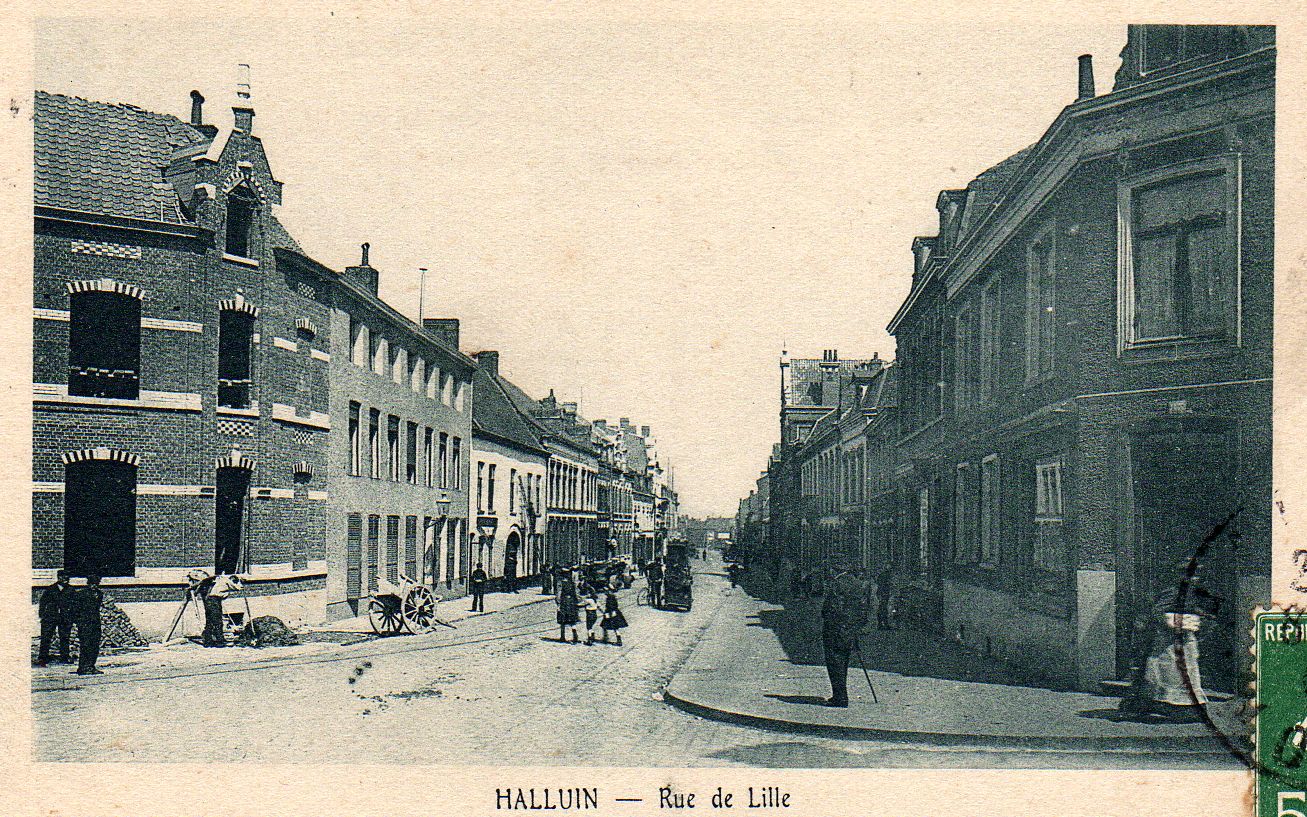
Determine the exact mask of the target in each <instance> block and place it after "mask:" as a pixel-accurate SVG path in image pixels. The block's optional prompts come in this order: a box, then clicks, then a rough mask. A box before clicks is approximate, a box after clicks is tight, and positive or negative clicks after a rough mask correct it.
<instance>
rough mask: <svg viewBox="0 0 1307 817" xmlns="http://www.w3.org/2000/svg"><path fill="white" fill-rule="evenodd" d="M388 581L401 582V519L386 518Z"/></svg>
mask: <svg viewBox="0 0 1307 817" xmlns="http://www.w3.org/2000/svg"><path fill="white" fill-rule="evenodd" d="M386 579H387V580H388V581H390V582H392V583H393V582H398V581H399V517H398V516H387V517H386Z"/></svg>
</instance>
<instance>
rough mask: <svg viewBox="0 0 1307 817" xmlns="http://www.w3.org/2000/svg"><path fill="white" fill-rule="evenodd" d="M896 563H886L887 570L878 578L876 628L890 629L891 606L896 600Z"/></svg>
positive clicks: (891, 561)
mask: <svg viewBox="0 0 1307 817" xmlns="http://www.w3.org/2000/svg"><path fill="white" fill-rule="evenodd" d="M894 568H895V565H894V561H893V560H892V559H891V560H890V561H888V562H886V563H885V569H884V570H882V571H881V572H880V575H878V576H877V577H876V627H877V628H879V629H881V630H888V629H890V626H891V625H890V605H891V604H892V602H893V600H894Z"/></svg>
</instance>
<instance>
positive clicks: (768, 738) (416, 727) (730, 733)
mask: <svg viewBox="0 0 1307 817" xmlns="http://www.w3.org/2000/svg"><path fill="white" fill-rule="evenodd" d="M727 592H740V591H729V590H728V589H727V587H726V582H725V581H724V579H723V578H722V577H721V576H720V575H718V574H716V573H715V572H712V571H711V570H709V571H706V572H704V573H702V574H700V575H699V576H698V577H697V579H696V589H695V593H696V596H695V607H694V609H693V610H692V611H691V612H689V613H686V614H681V613H672V612H662V611H656V610H651V609H649V608H647V607H637V606H636V605H635V603H634V597H628V598H627V599H626V601H625V603H624V608H625V611H626V613H627V617H628V618H629V619H630V622H631V627H630V629H628V630H627V631H626V632H627V638H626V642H627V643H626V645H625V646H623V647H616V646H605V645H602V644H596V645H595V646H592V647H586V646H573V645H570V644H560V643H558V642H557V641H556V640H554V639H556V638H557V628H556V627H555V626H554V625H553V614H554V607H553V605H552V604H547V603H546V604H534V605H530V606H526V607H521V608H517V609H514V610H509V611H506V612H503V613H499V614H495V615H490V616H484V617H481V618H476V619H470V620H467V621H464V622H462V623H461V624H460V625H459V627H458V629H457V631H451V630H443V631H442V632H440V633H438V634H436V635H435V636H424V637H422V638H420V639H419V638H414V639H411V642H412V643H413V644H414V649H405V650H403V651H398V652H397V651H394V649H393V648H394V646H395V643H396V642H394V641H391V640H387V641H385V642H374V644H373V645H360V647H359V648H358V649H355V648H349V649H348V650H346V651H345V652H344V653H343V654H342V655H340V656H337V657H335V658H332V659H331V660H322V659H321V658H315V659H311V660H305V661H304V662H302V663H297V664H293V665H288V666H278V667H273V668H257V669H256V668H238V669H235V670H233V671H231V672H222V673H216V674H210V675H199V676H186V677H180V678H168V679H162V680H154V681H125V682H123V683H106V684H100V685H96V686H89V687H86V688H82V689H75V690H58V691H51V692H37V693H34V694H33V709H34V715H35V727H34V739H35V747H36V749H35V751H36V756H37V759H38V760H47V761H60V760H64V761H151V762H167V761H201V760H206V761H213V760H222V761H232V762H239V761H265V762H323V763H330V762H372V763H404V762H415V763H434V764H497V765H498V764H503V765H519V764H520V765H604V766H715V765H737V764H743V765H751V766H769V767H778V768H783V767H849V766H898V767H1032V766H1034V767H1045V768H1057V767H1100V768H1101V767H1103V766H1105V765H1110V766H1121V767H1127V768H1144V767H1148V766H1154V765H1157V766H1163V767H1168V768H1183V767H1186V766H1197V767H1201V766H1202V765H1203V764H1202V762H1201V761H1195V762H1189V761H1185V760H1179V761H1177V760H1176V759H1175V758H1169V759H1168V758H1158V757H1155V756H1150V755H1147V754H1142V755H1141V754H1103V753H1095V754H1078V753H1072V752H1039V753H1034V752H1029V751H1013V750H1000V749H996V750H992V751H991V750H976V749H959V748H942V747H930V746H920V745H908V744H901V743H890V742H876V741H860V740H841V739H836V738H824V737H811V736H801V735H791V734H784V733H777V732H769V731H765V730H759V729H754V728H751V727H746V726H739V725H734V724H727V723H720V722H717V721H712V720H705V719H701V718H698V717H695V716H692V715H689V714H686V713H684V712H681V711H679V710H676V709H673V708H671V707H669V706H668V705H666V704H664V703H662V702H661V700H660V696H659V692H660V690H661V688H662V687H663V685H664V684H666V683H667V681H668V680H669V679H670V678H671V676H672V674H673V673H674V672H675V670H676V668H677V667H678V666H679V665H680V664H681V662H682V661H684V659H685V658H686V656H687V655H688V653H689V650H690V649H691V648H692V647H693V645H694V643H695V641H696V639H697V638H698V636H699V634H700V633H701V632H702V630H703V628H704V627H705V626H707V624H708V622H709V620H710V618H711V616H712V615H713V613H714V612H715V611H716V610H717V608H718V606H719V603H720V601H721V599H722V594H723V593H727ZM380 646H384V647H385V649H384V650H380V649H379V647H380ZM823 692H824V690H814V693H816V694H821V693H823ZM200 735H203V736H204V746H203V748H201V745H200V743H199V741H198V740H197V737H198V736H200Z"/></svg>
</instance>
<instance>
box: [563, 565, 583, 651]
mask: <svg viewBox="0 0 1307 817" xmlns="http://www.w3.org/2000/svg"><path fill="white" fill-rule="evenodd" d="M578 603H579V602H578V599H577V597H576V584H575V583H574V582H573V581H572V577H571V576H564V577H563V578H562V579H561V583H560V584H559V587H558V640H559V641H561V642H566V641H567V628H569V627H570V628H572V643H573V644H576V643H577V642H578V641H579V640H580V639H578V638H577V636H576V623H577V622H578V621H580V620H581V617H580V615H579V612H580V611H579V610H578Z"/></svg>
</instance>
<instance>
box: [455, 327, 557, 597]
mask: <svg viewBox="0 0 1307 817" xmlns="http://www.w3.org/2000/svg"><path fill="white" fill-rule="evenodd" d="M474 357H475V358H476V361H477V364H478V365H479V366H480V368H479V369H478V371H477V374H476V380H475V383H476V392H475V393H476V402H475V403H474V405H473V407H472V419H473V423H474V425H473V429H472V450H473V457H474V459H475V460H476V465H475V476H474V479H475V480H476V493H475V508H476V527H477V531H478V532H479V537H478V541H477V542H476V545H475V557H474V560H473V561H475V562H482V563H484V565H485V569H486V572H487V573H488V574H489V575H490V578H491V580H492V582H493V583H496V584H497V583H498V582H499V581H500V580H502V578H503V577H504V576H505V575H506V573H505V566H506V565H508V564H509V563H512V565H513V570H512V571H511V572H512V573H513V574H514V575H515V576H516V577H517V578H519V579H521V578H525V577H528V576H534V575H536V574H538V573H539V572H540V565H541V564H543V561H544V555H543V554H544V536H545V528H546V524H547V523H546V515H545V488H544V484H545V479H546V477H547V475H548V465H549V451H548V450H547V449H546V448H545V443H544V442H543V441H542V439H541V433H540V432H541V431H542V429H541V428H540V426H539V425H538V424H537V423H536V422H535V421H534V420H533V419H532V418H530V417H529V416H527V415H524V414H522V413H521V412H519V411H518V409H517V406H516V404H515V403H514V402H513V400H512V399H511V398H510V397H509V393H508V389H509V388H512V389H514V390H516V387H515V386H513V385H512V384H511V383H509V382H508V381H507V379H506V378H505V377H504V376H503V374H502V373H501V372H500V370H499V353H498V352H494V351H485V352H477V353H476V354H475V355H474Z"/></svg>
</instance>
